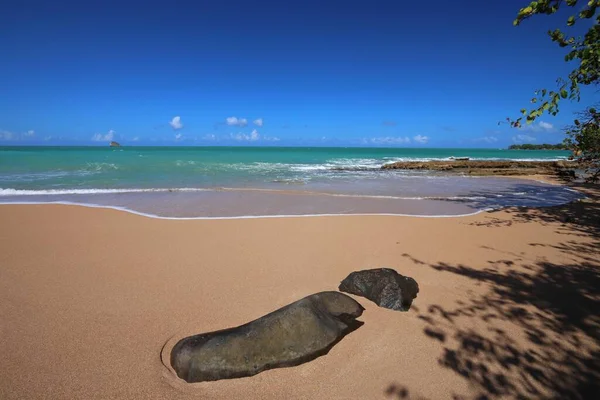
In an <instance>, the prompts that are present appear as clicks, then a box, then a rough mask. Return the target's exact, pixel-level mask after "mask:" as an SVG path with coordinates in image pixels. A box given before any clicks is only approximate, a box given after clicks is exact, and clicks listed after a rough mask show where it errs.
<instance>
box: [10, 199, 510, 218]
mask: <svg viewBox="0 0 600 400" xmlns="http://www.w3.org/2000/svg"><path fill="white" fill-rule="evenodd" d="M11 204H12V205H18V204H23V205H28V204H29V205H36V204H61V205H70V206H81V207H88V208H106V209H112V210H117V211H124V212H128V213H131V214H135V215H140V216H142V217H148V218H155V219H168V220H222V219H263V218H306V217H358V216H373V217H377V216H386V217H414V218H460V217H469V216H472V215H477V214H479V213H482V212H486V211H492V210H495V209H499V208H500V207H489V208H485V209H482V210H477V211H474V212H472V213H466V214H448V215H446V214H441V215H427V214H424V215H419V214H393V213H357V214H278V215H240V216H233V217H165V216H160V215H156V214H150V213H144V212H141V211H136V210H132V209H129V208H126V207H120V206H107V205H102V204H93V203H77V202H71V201H52V202H44V201H37V202H36V201H18V202H0V206H2V205H11Z"/></svg>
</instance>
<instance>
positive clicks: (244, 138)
mask: <svg viewBox="0 0 600 400" xmlns="http://www.w3.org/2000/svg"><path fill="white" fill-rule="evenodd" d="M212 136H213V137H214V135H212ZM229 136H230V138H231V139H234V140H237V141H240V142H256V141H258V140H262V141H265V142H278V141H279V140H280V139H279V138H278V137H270V136H261V135H260V134H259V133H258V131H257V130H256V129H253V130H252V132H250V134H249V135H248V134H245V133H242V132H240V133H237V134H233V133H232V134H231V135H229Z"/></svg>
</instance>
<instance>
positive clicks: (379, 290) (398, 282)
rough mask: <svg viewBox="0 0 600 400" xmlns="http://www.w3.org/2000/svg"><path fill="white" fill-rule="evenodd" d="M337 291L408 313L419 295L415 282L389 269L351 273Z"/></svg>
mask: <svg viewBox="0 0 600 400" xmlns="http://www.w3.org/2000/svg"><path fill="white" fill-rule="evenodd" d="M339 289H340V290H341V291H342V292H347V293H352V294H355V295H358V296H363V297H366V298H367V299H369V300H371V301H373V302H375V303H376V304H377V305H378V306H380V307H385V308H391V309H392V310H398V311H408V310H409V308H410V306H411V304H412V301H413V299H414V298H415V297H417V293H419V285H418V284H417V281H415V280H414V279H413V278H410V277H408V276H402V275H400V274H399V273H397V272H396V271H394V270H393V269H389V268H378V269H369V270H365V271H358V272H352V273H351V274H350V275H348V277H347V278H346V279H344V280H343V281H342V283H341V284H340V287H339Z"/></svg>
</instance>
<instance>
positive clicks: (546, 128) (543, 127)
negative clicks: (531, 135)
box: [521, 121, 555, 132]
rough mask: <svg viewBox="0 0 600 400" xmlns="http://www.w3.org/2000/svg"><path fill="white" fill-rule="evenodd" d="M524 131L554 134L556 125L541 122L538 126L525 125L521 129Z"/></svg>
mask: <svg viewBox="0 0 600 400" xmlns="http://www.w3.org/2000/svg"><path fill="white" fill-rule="evenodd" d="M521 129H522V130H524V131H528V132H554V131H555V129H554V125H552V124H551V123H550V122H544V121H540V122H538V123H537V124H531V125H523V126H522V127H521Z"/></svg>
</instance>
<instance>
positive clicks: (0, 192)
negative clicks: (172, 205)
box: [0, 188, 212, 196]
mask: <svg viewBox="0 0 600 400" xmlns="http://www.w3.org/2000/svg"><path fill="white" fill-rule="evenodd" d="M210 190H212V189H203V188H173V189H169V188H148V189H136V188H124V189H40V190H35V189H32V190H30V189H11V188H6V189H2V188H0V196H48V195H71V194H117V193H153V192H175V191H176V192H202V191H210Z"/></svg>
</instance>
